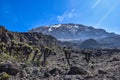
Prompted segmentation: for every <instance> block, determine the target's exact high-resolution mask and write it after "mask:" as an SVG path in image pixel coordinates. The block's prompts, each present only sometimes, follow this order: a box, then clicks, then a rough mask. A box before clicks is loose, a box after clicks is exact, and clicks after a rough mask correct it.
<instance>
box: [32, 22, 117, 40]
mask: <svg viewBox="0 0 120 80" xmlns="http://www.w3.org/2000/svg"><path fill="white" fill-rule="evenodd" d="M30 32H42V33H44V34H48V35H52V36H54V37H55V38H57V39H59V40H68V41H69V40H86V39H90V38H93V39H98V38H104V37H108V36H114V35H115V34H114V33H108V32H106V31H105V30H104V29H95V28H93V27H91V26H85V25H81V24H72V23H69V24H55V25H50V26H41V27H38V28H34V29H32V30H30Z"/></svg>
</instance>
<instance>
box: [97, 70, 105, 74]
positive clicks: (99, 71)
mask: <svg viewBox="0 0 120 80" xmlns="http://www.w3.org/2000/svg"><path fill="white" fill-rule="evenodd" d="M98 74H107V72H105V71H103V70H98Z"/></svg>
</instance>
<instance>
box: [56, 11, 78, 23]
mask: <svg viewBox="0 0 120 80" xmlns="http://www.w3.org/2000/svg"><path fill="white" fill-rule="evenodd" d="M75 15H76V14H75V10H74V9H72V10H71V11H70V12H64V13H63V14H62V15H61V16H57V20H58V21H59V22H63V21H64V20H67V19H72V18H74V17H75Z"/></svg>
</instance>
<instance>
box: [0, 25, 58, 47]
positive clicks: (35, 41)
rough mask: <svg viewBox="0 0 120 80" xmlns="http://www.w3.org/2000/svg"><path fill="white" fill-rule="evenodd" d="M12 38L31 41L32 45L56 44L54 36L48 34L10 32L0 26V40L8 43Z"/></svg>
mask: <svg viewBox="0 0 120 80" xmlns="http://www.w3.org/2000/svg"><path fill="white" fill-rule="evenodd" d="M12 40H14V41H16V42H23V43H28V44H29V43H31V44H32V45H38V46H39V45H44V46H49V47H50V46H55V45H57V40H56V38H54V37H52V36H50V35H43V34H42V33H36V32H28V33H27V32H20V33H18V32H11V31H8V30H6V29H5V27H3V26H1V27H0V41H1V42H5V43H6V44H9V43H10V42H11V41H12Z"/></svg>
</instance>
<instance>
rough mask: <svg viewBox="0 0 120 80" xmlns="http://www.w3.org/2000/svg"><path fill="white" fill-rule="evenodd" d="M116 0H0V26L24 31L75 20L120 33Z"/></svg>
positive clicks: (119, 17)
mask: <svg viewBox="0 0 120 80" xmlns="http://www.w3.org/2000/svg"><path fill="white" fill-rule="evenodd" d="M119 8H120V0H0V25H3V26H6V28H7V29H9V30H12V31H19V32H24V31H28V30H30V29H31V28H34V27H38V26H41V25H50V24H60V23H79V24H84V25H88V26H94V27H95V28H103V29H106V30H107V31H109V32H115V33H118V34H120V22H119V21H120V9H119Z"/></svg>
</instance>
